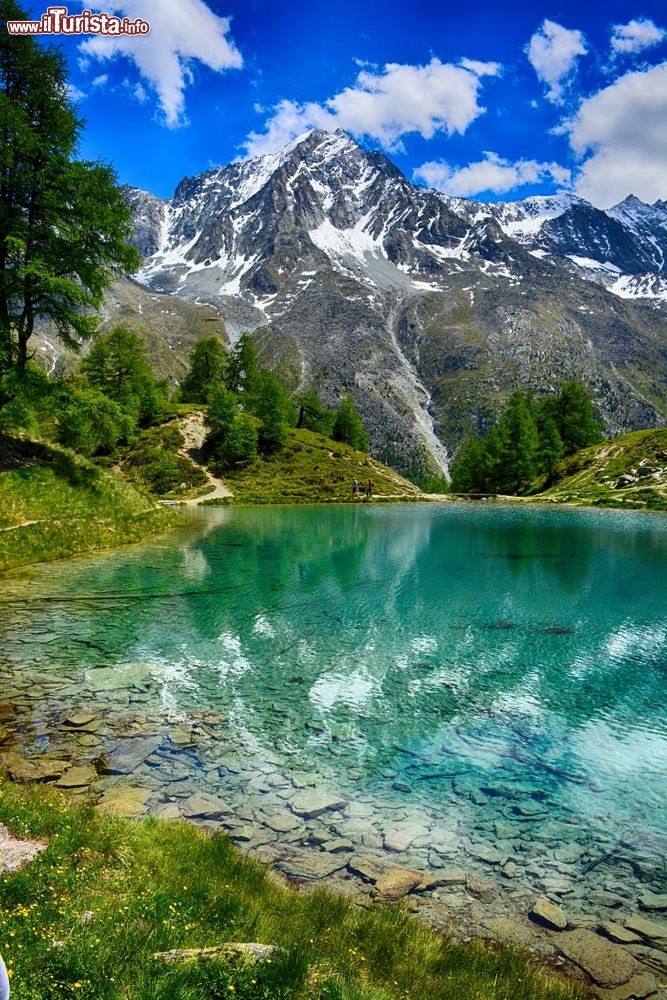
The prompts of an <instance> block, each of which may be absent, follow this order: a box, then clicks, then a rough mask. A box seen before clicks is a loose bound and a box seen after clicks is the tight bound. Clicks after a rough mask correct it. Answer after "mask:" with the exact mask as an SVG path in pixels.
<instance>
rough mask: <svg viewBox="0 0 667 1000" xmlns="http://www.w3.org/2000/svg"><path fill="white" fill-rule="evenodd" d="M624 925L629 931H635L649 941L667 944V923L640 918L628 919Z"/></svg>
mask: <svg viewBox="0 0 667 1000" xmlns="http://www.w3.org/2000/svg"><path fill="white" fill-rule="evenodd" d="M623 923H624V924H625V926H626V927H627V928H628V930H631V931H635V933H637V934H639V935H641V937H643V938H648V940H649V941H660V942H667V923H663V922H662V921H657V920H647V919H646V918H645V917H639V916H636V917H628V918H627V919H626V920H624V921H623Z"/></svg>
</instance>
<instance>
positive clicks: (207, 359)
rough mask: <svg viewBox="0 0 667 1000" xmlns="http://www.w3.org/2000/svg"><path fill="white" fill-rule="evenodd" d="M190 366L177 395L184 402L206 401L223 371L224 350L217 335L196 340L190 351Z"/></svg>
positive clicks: (224, 362)
mask: <svg viewBox="0 0 667 1000" xmlns="http://www.w3.org/2000/svg"><path fill="white" fill-rule="evenodd" d="M189 361H190V367H189V369H188V372H187V374H186V376H185V377H184V379H183V381H182V382H181V386H180V391H179V396H180V398H181V400H182V402H184V403H206V402H208V397H209V395H210V393H211V391H212V390H213V389H214V388H215V386H216V385H217V384H218V383H219V382H220V380H221V379H222V376H223V373H224V371H225V364H226V361H225V352H224V350H223V347H222V344H221V343H220V341H219V340H218V338H217V337H204V338H203V339H202V340H198V341H197V343H196V344H195V346H194V347H193V348H192V350H191V351H190V358H189Z"/></svg>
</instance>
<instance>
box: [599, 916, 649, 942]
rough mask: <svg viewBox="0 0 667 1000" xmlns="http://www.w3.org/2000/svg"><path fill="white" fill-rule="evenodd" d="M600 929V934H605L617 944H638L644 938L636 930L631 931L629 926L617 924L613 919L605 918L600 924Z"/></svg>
mask: <svg viewBox="0 0 667 1000" xmlns="http://www.w3.org/2000/svg"><path fill="white" fill-rule="evenodd" d="M598 930H599V932H600V934H604V936H605V937H608V938H609V939H610V941H614V942H615V943H616V944H637V943H638V942H640V941H641V940H642V938H641V937H640V936H639V934H637V933H636V931H629V930H627V928H625V927H621V925H620V924H615V923H614V922H613V921H612V920H605V921H603V923H601V924H598Z"/></svg>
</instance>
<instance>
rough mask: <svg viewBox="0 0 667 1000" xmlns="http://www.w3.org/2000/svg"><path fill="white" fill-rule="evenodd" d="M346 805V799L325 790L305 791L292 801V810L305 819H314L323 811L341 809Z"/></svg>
mask: <svg viewBox="0 0 667 1000" xmlns="http://www.w3.org/2000/svg"><path fill="white" fill-rule="evenodd" d="M346 805H347V800H346V799H341V798H339V797H337V796H335V795H332V794H331V793H327V792H307V793H305V794H303V795H299V796H297V798H295V799H294V801H293V802H292V811H293V812H295V813H296V814H297V816H303V817H305V818H306V819H315V817H316V816H321V815H322V813H325V812H333V811H335V810H338V809H343V808H344V807H345V806H346Z"/></svg>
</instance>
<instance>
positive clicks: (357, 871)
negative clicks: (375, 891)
mask: <svg viewBox="0 0 667 1000" xmlns="http://www.w3.org/2000/svg"><path fill="white" fill-rule="evenodd" d="M347 867H348V868H349V870H350V871H351V872H352V874H353V875H358V876H359V878H362V879H364V881H365V882H377V880H378V879H379V878H380V876H381V875H382V874H384V872H385V871H386V870H387V866H386V865H384V864H382V862H381V861H379V860H378V859H377V858H375V857H373V856H372V855H368V854H354V855H353V856H352V857H351V858H350V859H349V860H348V862H347Z"/></svg>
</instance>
